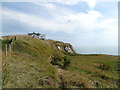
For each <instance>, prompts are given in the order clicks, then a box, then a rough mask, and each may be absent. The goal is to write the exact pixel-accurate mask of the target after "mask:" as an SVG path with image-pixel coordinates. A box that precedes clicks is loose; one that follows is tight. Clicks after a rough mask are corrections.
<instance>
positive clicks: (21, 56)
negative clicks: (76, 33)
mask: <svg viewBox="0 0 120 90" xmlns="http://www.w3.org/2000/svg"><path fill="white" fill-rule="evenodd" d="M12 37H13V36H9V37H3V38H4V40H2V42H3V44H2V48H4V47H5V46H4V45H5V44H6V43H7V41H8V40H10V38H12ZM57 45H59V46H61V47H62V48H63V47H64V46H65V45H67V46H70V45H69V44H65V43H62V42H58V41H53V40H39V39H37V38H32V37H29V36H24V35H19V36H17V39H16V40H15V41H14V42H13V44H12V51H11V56H9V57H8V59H7V62H6V65H5V66H4V67H3V87H4V88H57V87H62V88H63V87H64V88H66V87H67V88H117V79H118V71H117V70H118V67H117V66H118V65H117V64H118V57H117V56H110V55H83V54H76V53H73V54H70V53H67V52H65V51H63V50H62V51H60V50H58V49H57V47H56V46H57ZM70 47H71V46H70ZM54 54H57V55H59V56H60V57H63V56H65V55H67V57H68V58H69V60H70V65H69V66H68V67H67V69H66V70H64V69H63V70H62V71H61V72H60V73H58V69H57V68H56V67H55V66H54V65H52V64H51V63H50V62H51V60H52V58H51V57H52V56H53V55H54ZM2 56H3V59H5V52H4V49H3V54H2ZM104 68H105V69H104Z"/></svg>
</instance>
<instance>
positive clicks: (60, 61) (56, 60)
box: [51, 54, 70, 69]
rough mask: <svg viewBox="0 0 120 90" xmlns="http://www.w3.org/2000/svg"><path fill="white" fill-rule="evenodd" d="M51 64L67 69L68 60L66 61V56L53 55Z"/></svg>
mask: <svg viewBox="0 0 120 90" xmlns="http://www.w3.org/2000/svg"><path fill="white" fill-rule="evenodd" d="M51 63H52V64H53V65H58V66H60V67H61V68H63V69H67V67H68V66H69V64H70V60H69V59H68V57H67V56H63V57H60V56H59V55H57V54H55V55H54V56H53V57H52V61H51Z"/></svg>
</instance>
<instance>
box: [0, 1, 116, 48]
mask: <svg viewBox="0 0 120 90" xmlns="http://www.w3.org/2000/svg"><path fill="white" fill-rule="evenodd" d="M98 1H99V2H98ZM98 1H97V0H67V1H66V2H62V1H61V2H60V1H58V2H2V10H0V13H2V35H13V34H27V33H28V32H39V33H43V34H46V36H47V38H48V39H53V40H59V41H63V42H66V43H71V44H72V45H73V46H74V48H75V49H76V48H78V47H117V46H118V2H117V0H114V1H113V0H111V1H107V2H100V0H98Z"/></svg>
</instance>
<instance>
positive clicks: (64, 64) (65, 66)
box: [62, 56, 70, 69]
mask: <svg viewBox="0 0 120 90" xmlns="http://www.w3.org/2000/svg"><path fill="white" fill-rule="evenodd" d="M63 60H64V62H63V66H62V68H63V69H66V68H67V67H68V66H69V64H70V60H69V58H68V57H67V56H64V57H63Z"/></svg>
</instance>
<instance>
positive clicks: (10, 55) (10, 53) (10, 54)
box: [9, 44, 11, 56]
mask: <svg viewBox="0 0 120 90" xmlns="http://www.w3.org/2000/svg"><path fill="white" fill-rule="evenodd" d="M9 55H10V56H11V44H9Z"/></svg>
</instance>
